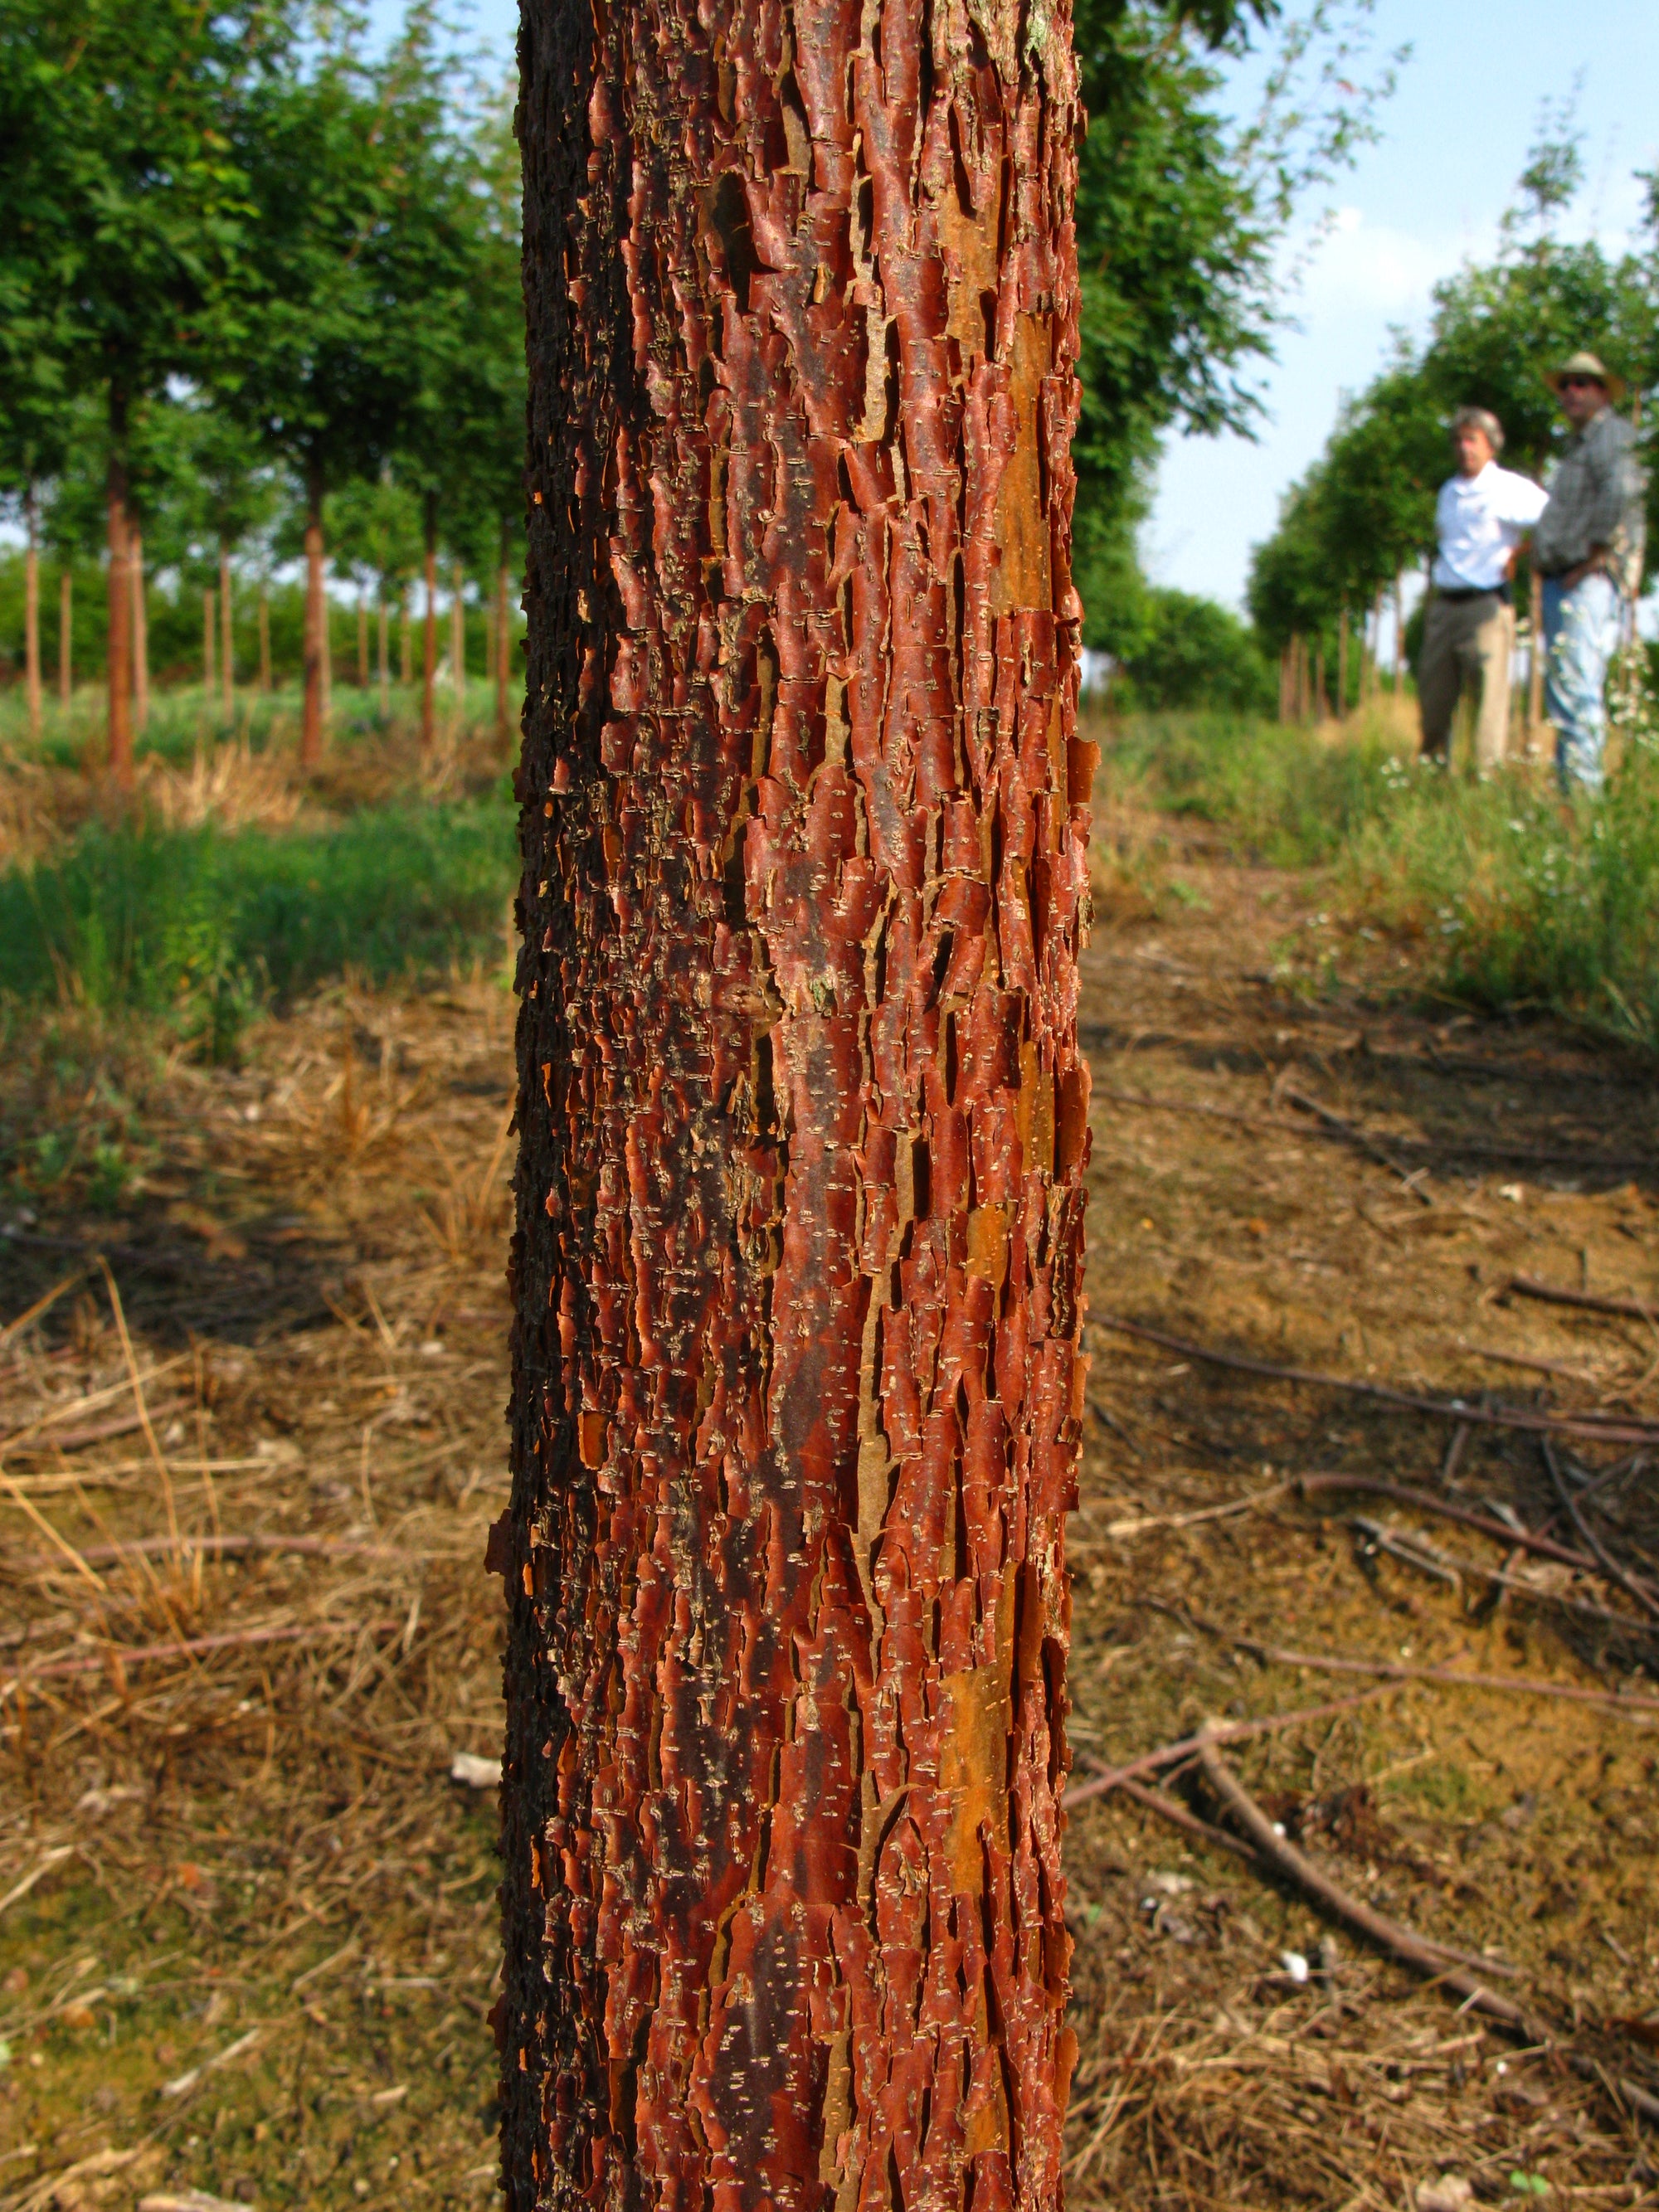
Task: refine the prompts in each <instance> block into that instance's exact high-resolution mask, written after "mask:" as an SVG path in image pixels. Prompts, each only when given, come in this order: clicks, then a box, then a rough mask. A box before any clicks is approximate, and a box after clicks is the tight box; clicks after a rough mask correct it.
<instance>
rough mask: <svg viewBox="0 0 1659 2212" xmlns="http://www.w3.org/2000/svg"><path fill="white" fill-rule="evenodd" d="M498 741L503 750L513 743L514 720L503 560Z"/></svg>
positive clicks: (498, 591) (498, 582) (498, 597)
mask: <svg viewBox="0 0 1659 2212" xmlns="http://www.w3.org/2000/svg"><path fill="white" fill-rule="evenodd" d="M510 653H511V636H510V633H509V629H508V625H507V563H506V562H505V561H503V562H502V563H501V567H500V568H499V569H498V570H497V571H496V574H495V742H496V744H498V745H499V746H500V747H501V751H502V752H503V753H506V752H507V751H509V750H511V748H512V744H513V720H512V714H511V711H510V709H509V708H508V706H507V678H508V667H509V657H510Z"/></svg>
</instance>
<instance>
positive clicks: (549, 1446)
mask: <svg viewBox="0 0 1659 2212" xmlns="http://www.w3.org/2000/svg"><path fill="white" fill-rule="evenodd" d="M924 20H925V19H924V18H923V16H922V15H921V12H920V11H915V12H909V13H907V12H904V11H902V10H900V9H897V8H890V9H885V10H879V9H878V11H876V13H875V14H874V15H866V16H864V17H862V18H861V17H860V11H859V9H857V8H856V7H855V6H852V5H847V6H842V7H840V8H836V9H831V8H830V7H829V6H828V5H824V4H822V0H796V5H795V6H794V8H793V11H791V12H790V13H785V12H781V11H779V10H776V9H764V8H763V7H762V6H761V5H759V4H758V0H732V4H731V5H730V6H727V7H725V8H722V9H716V10H712V11H709V12H708V14H707V15H701V16H700V15H699V14H698V12H697V11H696V9H691V8H689V7H688V8H684V9H666V10H660V11H658V12H657V13H656V14H655V15H653V17H652V19H651V35H650V37H649V38H644V37H641V36H640V35H639V23H640V18H639V16H638V15H637V13H636V12H635V11H633V10H630V9H626V8H617V7H610V8H605V7H592V8H590V7H589V5H588V4H587V0H580V4H579V3H578V0H544V4H543V5H541V6H539V7H538V8H536V9H532V11H531V12H530V15H528V16H527V18H526V21H527V24H528V26H529V28H528V29H527V30H526V38H525V46H524V56H525V68H526V82H525V86H524V95H523V105H522V108H521V113H522V114H523V116H524V118H525V123H524V133H525V160H526V190H525V219H526V247H525V252H526V297H527V301H528V305H529V357H530V364H531V372H530V373H531V384H532V417H533V419H534V421H535V422H536V426H537V435H536V436H535V439H534V440H533V441H532V458H531V464H530V478H529V482H530V486H531V489H532V508H531V532H532V534H531V541H530V556H529V569H528V605H529V607H530V623H531V635H530V663H529V669H528V695H529V699H530V702H531V705H530V709H529V715H528V723H527V733H526V747H525V752H524V757H523V762H522V764H521V767H520V791H521V793H522V795H523V799H524V813H523V819H522V838H523V853H524V864H525V872H524V878H523V887H522V892H521V898H520V914H521V916H522V920H523V923H524V927H525V939H524V950H523V953H522V958H521V964H520V987H521V992H522V998H521V1001H520V1003H521V1016H520V1094H519V1101H520V1103H519V1116H520V1130H521V1139H520V1141H521V1147H522V1149H521V1153H520V1166H519V1179H518V1192H519V1226H518V1232H517V1236H516V1238H515V1242H514V1247H513V1276H514V1281H515V1285H516V1292H515V1295H516V1301H517V1323H516V1328H515V1334H514V1383H513V1502H512V1504H511V1507H510V1509H509V1510H508V1512H507V1514H506V1515H505V1516H503V1518H502V1520H501V1522H499V1523H498V1524H497V1527H496V1529H495V1533H494V1534H493V1536H492V1540H491V1545H490V1558H491V1560H492V1562H493V1564H494V1565H495V1566H496V1567H497V1568H499V1569H500V1570H501V1571H502V1572H503V1573H504V1574H505V1576H506V1580H507V1602H508V1607H509V1621H508V1628H507V1656H506V1683H507V1749H506V1758H505V1764H504V1779H503V1790H502V1804H503V1827H502V1844H501V1848H502V1853H503V1857H504V1862H505V1866H504V1878H503V1884H502V1896H503V1901H504V1913H505V1929H506V1952H507V1957H506V1986H505V1990H504V1993H503V1996H502V1998H501V2004H500V2007H499V2008H498V2010H497V2014H496V2021H497V2027H498V2033H499V2036H500V2039H501V2045H502V2052H503V2056H502V2087H501V2100H502V2130H501V2134H502V2145H503V2154H504V2162H505V2186H506V2202H507V2208H508V2212H531V2208H532V2207H538V2208H552V2207H555V2206H557V2207H560V2208H568V2207H575V2206H577V2205H592V2206H593V2207H594V2208H596V2212H597V2208H599V2207H601V2206H604V2207H608V2208H621V2207H624V2206H634V2205H639V2206H646V2205H651V2206H658V2205H661V2206H668V2205H677V2206H682V2207H712V2208H718V2212H758V2209H759V2208H761V2207H767V2208H769V2212H809V2209H810V2212H830V2208H832V2207H835V2206H837V2205H839V2206H841V2207H843V2208H847V2212H851V2208H854V2207H855V2206H858V2207H863V2208H865V2212H873V2208H876V2207H880V2208H883V2212H886V2208H889V2207H891V2208H893V2212H898V2208H900V2207H904V2208H909V2212H946V2208H951V2212H990V2208H993V2207H999V2208H1006V2212H1012V2209H1013V2208H1015V2207H1018V2208H1019V2212H1056V2208H1058V2206H1059V2205H1060V2193H1061V2183H1060V2128H1061V2122H1062V2118H1063V2115H1064V2112H1065V2106H1066V2093H1067V2083H1068V2080H1069V2076H1070V2072H1071V2068H1072V2064H1073V2058H1074V2056H1075V2051H1076V2043H1075V2039H1074V2038H1073V2035H1072V2033H1071V2032H1070V2030H1069V2029H1068V2028H1067V2027H1066V2022H1065V2002H1066V1984H1067V1960H1068V1956H1069V1953H1070V1949H1071V1945H1070V1941H1069V1939H1068V1937H1067V1935H1066V1926H1065V1898H1066V1884H1065V1874H1064V1869H1063V1867H1062V1864H1061V1857H1060V1844H1061V1834H1062V1830H1063V1826H1064V1819H1063V1813H1062V1810H1061V1806H1060V1791H1061V1789H1062V1786H1063V1781H1064V1775H1065V1771H1066V1762H1067V1754H1066V1748H1065V1742H1064V1734H1063V1717H1064V1712H1065V1690H1064V1682H1063V1676H1064V1668H1065V1656H1066V1620H1067V1614H1068V1596H1067V1588H1066V1570H1065V1565H1064V1525H1065V1516H1066V1511H1067V1510H1068V1508H1069V1506H1070V1504H1071V1503H1072V1501H1073V1498H1074V1497H1075V1494H1076V1493H1075V1469H1076V1460H1077V1453H1078V1444H1079V1425H1080V1421H1081V1418H1082V1415H1083V1413H1084V1410H1085V1395H1084V1373H1085V1369H1084V1362H1083V1360H1082V1358H1081V1357H1080V1354H1079V1327H1080V1318H1081V1256H1082V1207H1083V1201H1084V1183H1083V1178H1084V1169H1085V1161H1086V1158H1087V1152H1088V1141H1089V1139H1088V1098H1089V1078H1088V1069H1087V1066H1086V1063H1085V1061H1084V1060H1082V1059H1081V1058H1080V1057H1079V1053H1078V1049H1077V1038H1076V1021H1075V1003H1076V989H1077V971H1076V958H1077V951H1078V945H1079V932H1080V926H1081V915H1082V912H1083V908H1084V901H1085V896H1086V888H1085V887H1086V884H1087V855H1086V851H1085V842H1086V834H1087V820H1088V813H1087V801H1088V797H1089V793H1090V789H1091V782H1092V778H1093V769H1094V765H1095V760H1096V749H1095V748H1094V747H1093V746H1092V745H1087V744H1080V743H1079V742H1078V741H1077V739H1076V736H1075V729H1076V721H1075V714H1076V702H1077V691H1078V684H1079V671H1080V647H1081V613H1082V611H1081V608H1080V606H1079V601H1078V598H1077V594H1076V592H1075V591H1074V589H1073V583H1072V578H1071V571H1070V518H1071V506H1072V491H1073V475H1072V469H1071V464H1070V459H1069V456H1068V446H1069V440H1070V435H1071V428H1072V424H1073V419H1074V415H1075V410H1076V406H1077V385H1076V379H1075V374H1074V368H1075V362H1076V353H1077V273H1076V264H1075V260H1074V257H1073V248H1072V229H1071V206H1072V195H1073V186H1074V169H1075V161H1076V146H1077V143H1078V137H1079V128H1080V125H1081V117H1080V114H1079V111H1078V109H1077V107H1076V106H1075V104H1074V95H1073V87H1074V84H1075V75H1074V69H1073V61H1072V58H1071V52H1070V42H1069V11H1068V10H1067V9H1066V7H1065V5H1064V4H1063V0H1062V4H1061V5H1060V6H1059V7H1057V8H1055V9H1054V10H1052V11H1048V10H1045V11H1042V12H1038V11H1035V10H1033V11H1029V12H1020V13H1018V14H1016V13H1015V12H1014V11H1013V10H1012V9H1000V10H999V9H991V8H976V9H975V10H974V11H973V13H972V15H971V16H961V17H951V19H950V21H951V23H953V24H956V25H957V26H958V29H957V30H956V31H947V30H945V28H944V27H942V26H943V25H944V23H945V18H944V17H942V16H941V17H939V18H937V19H936V21H938V23H939V25H940V26H941V27H940V28H939V30H938V32H937V35H936V37H934V38H928V37H927V33H923V31H922V29H921V26H922V23H923V21H924ZM705 23H707V24H708V26H710V27H711V28H708V29H706V28H705V27H704V25H705ZM970 24H971V26H973V27H972V28H971V29H970V27H969V26H970ZM981 27H982V29H981ZM925 39H926V40H927V43H926V45H925V46H924V43H923V42H924V40H925ZM792 40H793V43H792ZM728 54H729V55H730V56H731V57H732V61H731V62H727V61H726V60H725V59H724V58H722V57H723V56H725V55H728ZM970 57H971V58H970ZM647 335H648V343H647Z"/></svg>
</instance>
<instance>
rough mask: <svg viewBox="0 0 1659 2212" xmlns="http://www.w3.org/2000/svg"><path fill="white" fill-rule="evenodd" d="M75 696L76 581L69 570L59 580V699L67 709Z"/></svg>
mask: <svg viewBox="0 0 1659 2212" xmlns="http://www.w3.org/2000/svg"><path fill="white" fill-rule="evenodd" d="M74 696H75V580H74V578H73V577H72V576H71V575H70V572H69V570H68V569H67V568H65V569H64V573H63V574H62V575H61V576H60V577H59V578H58V701H59V703H60V704H61V705H63V706H65V707H67V706H68V705H69V703H70V700H71V699H72V698H73V697H74Z"/></svg>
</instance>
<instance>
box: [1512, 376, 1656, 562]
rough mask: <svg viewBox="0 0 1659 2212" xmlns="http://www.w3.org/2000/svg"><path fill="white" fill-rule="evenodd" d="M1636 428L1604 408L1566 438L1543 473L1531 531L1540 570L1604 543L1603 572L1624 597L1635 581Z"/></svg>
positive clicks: (1638, 551) (1638, 513)
mask: <svg viewBox="0 0 1659 2212" xmlns="http://www.w3.org/2000/svg"><path fill="white" fill-rule="evenodd" d="M1635 448H1636V433H1635V431H1634V430H1632V428H1631V426H1630V424H1629V423H1628V422H1626V420H1625V419H1624V417H1623V416H1622V415H1615V414H1614V413H1613V410H1612V408H1611V407H1604V408H1602V410H1601V412H1600V413H1599V414H1598V415H1596V416H1593V417H1592V418H1591V420H1590V421H1589V422H1587V423H1586V424H1585V425H1584V428H1583V429H1582V430H1576V431H1575V432H1574V433H1573V435H1572V436H1571V438H1570V439H1569V440H1568V441H1567V450H1566V452H1565V453H1563V454H1562V456H1561V459H1560V460H1559V463H1558V464H1557V465H1556V471H1555V474H1554V475H1553V477H1551V479H1550V503H1549V505H1548V506H1547V507H1546V508H1545V509H1544V512H1543V513H1542V514H1541V516H1540V517H1539V521H1538V527H1537V529H1536V530H1535V531H1534V533H1533V556H1534V559H1535V560H1536V561H1537V563H1538V566H1539V567H1540V568H1541V570H1542V571H1543V573H1544V574H1545V575H1547V576H1559V574H1561V573H1562V571H1563V570H1564V569H1567V568H1577V566H1578V564H1579V562H1581V561H1587V560H1589V555H1590V549H1591V547H1592V546H1595V545H1605V546H1606V547H1607V574H1609V575H1610V576H1611V577H1612V578H1613V582H1614V583H1615V584H1616V585H1617V586H1619V589H1620V591H1621V592H1624V594H1625V595H1626V598H1628V599H1633V598H1634V597H1635V595H1636V592H1637V591H1638V588H1639V586H1640V584H1641V580H1642V540H1643V534H1644V526H1643V512H1642V503H1643V495H1644V490H1645V488H1646V482H1645V478H1644V476H1643V473H1642V465H1641V463H1640V462H1639V461H1638V459H1637V458H1636V450H1635Z"/></svg>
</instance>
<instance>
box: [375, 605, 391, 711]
mask: <svg viewBox="0 0 1659 2212" xmlns="http://www.w3.org/2000/svg"><path fill="white" fill-rule="evenodd" d="M391 620H392V617H391V616H390V614H389V613H388V612H387V611H386V593H385V592H381V594H380V635H379V638H378V641H377V642H378V645H379V648H380V650H379V658H378V661H377V664H376V665H377V669H378V672H379V675H380V713H381V714H382V715H386V714H390V713H391V712H392V640H391V636H390V634H389V633H390V625H391Z"/></svg>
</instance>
